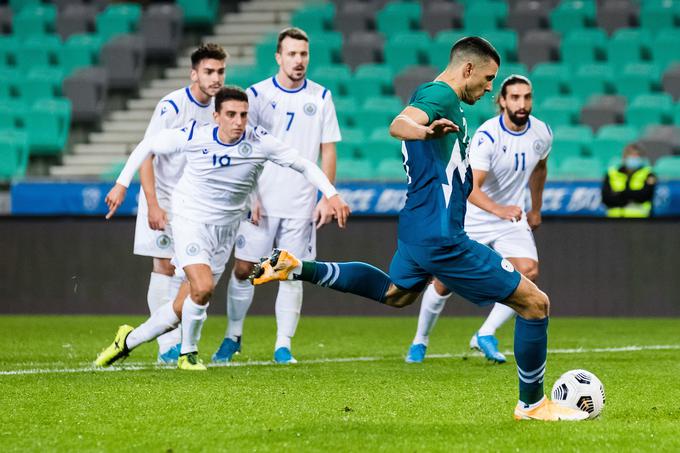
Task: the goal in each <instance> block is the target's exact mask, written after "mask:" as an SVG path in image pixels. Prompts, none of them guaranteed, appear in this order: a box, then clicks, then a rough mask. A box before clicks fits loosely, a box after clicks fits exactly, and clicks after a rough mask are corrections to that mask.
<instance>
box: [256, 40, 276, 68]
mask: <svg viewBox="0 0 680 453" xmlns="http://www.w3.org/2000/svg"><path fill="white" fill-rule="evenodd" d="M274 54H276V36H275V35H268V36H266V37H265V38H264V39H263V40H262V41H260V42H259V43H257V45H256V46H255V63H256V64H257V66H258V67H260V68H270V67H271V65H272V63H273V62H274V61H275V60H274Z"/></svg>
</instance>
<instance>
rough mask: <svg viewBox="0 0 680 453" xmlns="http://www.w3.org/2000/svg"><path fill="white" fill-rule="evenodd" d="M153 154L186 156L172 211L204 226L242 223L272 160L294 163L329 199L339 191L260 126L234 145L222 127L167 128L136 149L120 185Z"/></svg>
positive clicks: (130, 178)
mask: <svg viewBox="0 0 680 453" xmlns="http://www.w3.org/2000/svg"><path fill="white" fill-rule="evenodd" d="M150 153H154V154H156V155H161V154H162V155H166V154H172V153H182V154H183V155H184V156H186V162H187V163H186V167H185V169H184V173H183V174H182V176H181V177H180V180H179V182H178V183H177V186H176V187H175V191H174V192H173V195H172V210H173V213H174V215H175V216H179V217H183V218H186V219H189V220H192V221H194V222H198V223H202V224H209V225H227V224H230V223H232V222H234V221H236V222H238V221H240V220H241V218H242V217H243V215H244V214H245V212H246V210H247V208H248V206H247V202H248V201H249V195H250V193H251V191H252V189H253V187H254V186H255V184H256V182H257V178H258V177H259V175H260V173H261V172H262V168H263V166H264V163H265V161H268V160H269V161H272V162H274V163H276V164H278V165H281V166H286V167H288V166H291V165H295V168H296V169H297V170H298V171H301V172H304V173H305V174H306V175H307V177H309V178H310V180H312V181H313V182H314V184H316V185H317V187H319V188H320V189H321V190H322V191H323V193H324V195H326V196H328V197H331V196H333V195H335V194H336V193H337V192H336V191H335V188H334V187H333V186H332V185H330V183H328V180H327V179H326V178H324V177H323V173H321V170H319V169H318V168H316V167H315V166H314V165H311V164H309V163H307V165H305V164H304V162H302V163H301V161H303V159H302V158H301V157H300V156H299V154H298V152H297V151H296V150H295V149H293V148H291V147H289V146H287V145H286V144H284V143H282V142H281V141H280V140H277V139H276V138H274V137H272V136H271V135H269V134H268V133H267V131H266V130H264V129H262V128H259V127H257V128H251V127H250V126H248V127H247V128H246V131H245V132H244V133H243V136H242V137H241V138H240V139H239V140H238V141H236V142H234V143H232V144H227V143H223V142H221V141H220V139H219V136H218V128H217V126H213V125H203V126H199V125H197V123H196V121H192V122H191V124H188V125H186V126H185V127H183V128H181V129H165V130H162V131H161V132H159V133H158V134H156V135H154V136H152V137H148V138H145V139H144V140H143V141H142V142H141V143H140V144H139V145H138V146H137V148H135V150H134V151H133V152H132V154H131V155H130V158H129V159H128V161H127V163H126V165H125V168H123V171H122V172H121V174H120V176H119V177H118V180H117V182H118V183H119V184H122V185H124V186H126V187H127V186H128V185H129V184H130V181H131V180H132V177H133V176H134V173H135V171H136V170H137V168H139V166H140V165H141V164H142V162H143V161H144V159H146V158H147V157H148V156H149V155H150ZM308 167H312V169H313V170H314V171H311V170H309V168H308ZM319 175H320V177H319Z"/></svg>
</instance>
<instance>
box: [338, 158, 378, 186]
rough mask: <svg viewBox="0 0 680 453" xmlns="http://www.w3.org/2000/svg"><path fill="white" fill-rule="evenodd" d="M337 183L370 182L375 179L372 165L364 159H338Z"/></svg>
mask: <svg viewBox="0 0 680 453" xmlns="http://www.w3.org/2000/svg"><path fill="white" fill-rule="evenodd" d="M335 176H336V179H337V180H338V181H356V180H371V179H374V178H375V169H374V166H373V164H372V163H371V162H370V161H368V160H366V159H338V165H337V171H336V175H335Z"/></svg>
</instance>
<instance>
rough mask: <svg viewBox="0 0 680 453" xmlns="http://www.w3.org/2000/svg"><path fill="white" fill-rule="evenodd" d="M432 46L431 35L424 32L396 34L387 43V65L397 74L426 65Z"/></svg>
mask: <svg viewBox="0 0 680 453" xmlns="http://www.w3.org/2000/svg"><path fill="white" fill-rule="evenodd" d="M430 44H431V40H430V35H428V34H427V32H424V31H420V32H410V33H399V34H396V35H394V36H392V37H391V38H390V39H389V40H388V41H387V42H386V43H385V49H384V54H385V64H387V65H388V66H389V67H390V68H392V70H393V71H394V72H395V73H398V72H400V71H401V70H402V69H404V68H406V67H408V66H413V65H419V64H424V63H426V62H427V60H428V58H427V51H428V47H429V46H430Z"/></svg>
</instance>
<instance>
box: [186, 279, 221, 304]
mask: <svg viewBox="0 0 680 453" xmlns="http://www.w3.org/2000/svg"><path fill="white" fill-rule="evenodd" d="M214 289H215V286H214V285H213V283H212V282H208V281H205V282H196V283H194V284H192V285H191V299H192V300H193V301H194V302H196V303H197V304H199V305H205V304H207V303H208V301H209V300H210V298H211V297H212V294H213V290H214Z"/></svg>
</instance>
